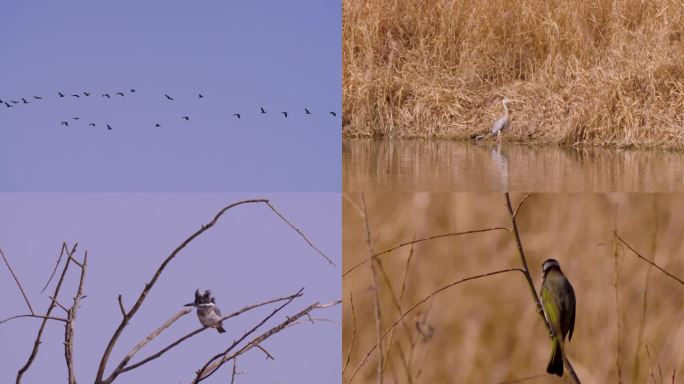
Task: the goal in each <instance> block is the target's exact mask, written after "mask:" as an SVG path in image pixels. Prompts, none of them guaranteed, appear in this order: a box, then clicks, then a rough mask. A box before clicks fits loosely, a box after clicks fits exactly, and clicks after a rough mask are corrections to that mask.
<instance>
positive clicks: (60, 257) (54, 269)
mask: <svg viewBox="0 0 684 384" xmlns="http://www.w3.org/2000/svg"><path fill="white" fill-rule="evenodd" d="M76 245H78V244H76ZM66 251H68V248H67V245H66V243H62V249H61V250H60V251H59V257H58V258H57V263H55V267H54V268H53V269H52V273H51V274H50V278H48V281H47V282H46V283H45V286H44V287H43V289H41V290H40V293H43V292H45V290H46V289H47V287H48V285H50V282H51V281H52V278H53V277H55V273H56V272H57V267H59V263H60V262H61V261H62V256H64V253H65V252H66ZM74 252H75V249H74Z"/></svg>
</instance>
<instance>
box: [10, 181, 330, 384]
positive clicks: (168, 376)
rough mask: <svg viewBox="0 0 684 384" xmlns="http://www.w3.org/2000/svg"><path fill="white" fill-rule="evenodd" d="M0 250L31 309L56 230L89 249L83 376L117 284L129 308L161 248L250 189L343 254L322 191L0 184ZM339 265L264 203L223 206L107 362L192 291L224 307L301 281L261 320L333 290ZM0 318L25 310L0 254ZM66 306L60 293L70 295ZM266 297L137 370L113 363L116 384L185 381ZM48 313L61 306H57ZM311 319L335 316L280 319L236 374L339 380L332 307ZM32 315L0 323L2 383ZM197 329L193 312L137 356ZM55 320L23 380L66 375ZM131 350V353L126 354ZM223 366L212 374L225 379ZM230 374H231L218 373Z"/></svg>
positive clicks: (102, 335) (51, 259)
mask: <svg viewBox="0 0 684 384" xmlns="http://www.w3.org/2000/svg"><path fill="white" fill-rule="evenodd" d="M0 197H1V198H0V212H2V215H0V247H1V248H2V250H3V252H4V253H5V255H6V256H7V257H8V258H9V260H10V262H11V263H12V267H13V269H14V271H15V273H16V274H17V275H18V276H19V278H20V280H21V281H22V284H23V286H24V289H25V290H26V291H27V294H28V295H29V297H30V299H31V302H32V305H33V307H34V309H35V310H36V311H37V312H44V311H45V309H46V307H47V305H48V304H49V299H48V298H47V296H46V295H48V294H51V292H52V291H53V289H54V283H55V282H54V281H53V285H51V287H50V288H49V289H48V290H47V291H46V293H45V294H41V293H40V291H41V289H42V287H43V285H44V284H45V282H46V281H47V279H48V277H49V276H50V272H51V271H52V268H53V267H54V264H55V262H56V260H57V256H58V254H59V249H60V245H61V243H62V242H63V241H66V242H68V243H70V244H73V243H74V242H78V243H79V249H80V250H81V252H79V253H78V257H79V258H80V257H82V255H83V253H82V252H83V251H85V250H88V255H89V256H88V257H89V268H88V275H87V276H86V281H85V294H86V295H87V297H86V298H84V299H83V302H82V307H81V309H80V311H79V312H78V317H77V323H76V336H75V340H76V341H75V352H74V353H75V367H76V371H77V374H78V379H79V382H92V381H93V378H94V375H95V371H96V368H97V364H98V363H99V359H100V357H101V356H102V352H103V351H104V347H105V345H106V343H107V341H108V340H109V338H110V337H111V335H112V333H113V332H114V329H115V328H116V326H117V325H118V323H119V321H120V319H121V314H120V312H119V308H118V305H117V303H116V297H117V295H118V294H122V296H123V299H124V303H125V305H126V306H127V307H128V308H130V306H131V305H132V304H133V302H134V301H135V298H136V297H137V295H138V294H139V293H140V291H141V289H142V288H143V285H144V283H145V282H147V281H149V279H151V277H152V275H153V273H154V271H155V270H156V269H157V267H158V266H159V264H160V263H161V261H162V260H163V259H164V258H165V257H166V256H168V255H169V253H170V252H171V251H172V250H173V249H174V248H175V247H176V246H178V245H179V244H180V243H181V242H182V241H183V240H185V239H186V238H187V237H188V236H189V235H190V234H192V233H193V232H195V231H196V230H198V229H199V228H200V226H201V225H202V224H205V223H207V222H208V221H209V220H211V219H212V218H213V217H214V215H215V214H216V213H217V212H218V211H219V210H220V209H221V208H222V207H224V206H226V205H228V204H230V203H233V202H235V201H239V200H243V199H250V198H260V197H264V198H269V199H270V200H271V202H272V204H273V205H274V206H275V207H276V208H277V209H278V210H280V212H281V213H282V214H283V215H285V216H286V217H287V218H288V219H289V220H290V221H291V222H292V223H293V224H294V225H296V226H297V227H298V228H299V229H300V230H302V232H304V233H305V234H306V235H307V236H308V237H309V238H310V239H311V240H312V241H313V242H314V243H315V244H316V245H317V246H318V247H319V248H320V249H321V250H322V251H323V252H325V253H326V254H327V255H328V256H329V257H330V258H332V259H333V260H334V261H335V262H336V263H337V265H341V250H342V246H341V237H340V233H341V204H340V195H339V194H332V193H324V194H260V195H254V194H249V195H247V194H244V195H236V194H77V193H74V194H42V193H41V194H27V193H22V194H2V195H0ZM74 271H76V269H73V270H71V273H70V274H68V275H67V278H66V280H65V283H64V286H63V289H62V293H61V294H60V298H61V302H63V303H70V302H71V298H72V297H73V295H74V293H75V288H76V286H77V284H78V280H77V279H78V275H77V273H73V272H74ZM341 286H342V285H341V274H340V269H339V267H338V268H335V267H331V266H329V265H328V264H327V262H325V260H323V259H322V258H321V257H320V256H319V255H318V254H317V253H316V252H315V251H314V250H313V249H311V248H310V247H309V246H308V245H307V244H306V242H305V241H304V240H303V239H302V238H301V237H300V236H299V235H298V234H297V233H296V232H295V231H293V230H292V229H290V228H289V227H288V226H287V225H286V224H285V223H283V222H282V221H281V220H280V219H279V218H278V217H277V216H276V215H275V214H273V213H272V212H271V211H270V210H269V209H268V208H267V207H266V206H265V205H243V206H240V207H237V208H234V209H232V210H229V211H228V212H227V213H226V214H225V215H224V216H223V217H222V218H221V219H220V221H219V222H218V224H217V225H216V226H215V227H213V228H212V229H210V230H209V231H207V232H205V233H204V234H203V235H201V236H200V237H198V238H197V239H195V240H194V241H193V242H192V243H191V244H190V245H189V246H188V247H187V248H186V249H185V250H184V251H182V252H181V253H180V254H179V255H178V256H177V257H176V258H175V259H174V260H173V261H172V262H171V263H169V265H168V267H167V269H166V270H165V272H164V273H163V274H162V277H161V278H160V279H159V280H158V282H157V284H156V285H155V287H154V288H153V289H152V290H151V291H150V294H149V296H148V298H147V301H146V302H145V304H144V305H143V306H142V307H141V309H140V311H139V312H138V313H137V314H136V315H135V317H134V318H133V320H132V321H131V323H130V326H129V327H128V328H127V329H126V330H125V331H124V333H123V334H122V337H121V339H120V340H119V344H118V348H115V350H114V353H113V357H112V359H111V360H110V364H109V368H108V372H111V369H113V367H115V366H116V364H118V362H119V361H120V359H121V358H122V357H123V356H124V355H125V354H126V353H127V352H128V351H129V350H130V349H131V348H132V347H133V346H134V345H135V344H136V343H137V342H138V341H140V340H141V339H142V338H143V337H145V336H146V335H147V334H149V333H150V332H151V331H152V330H153V329H155V328H156V327H158V326H159V325H160V324H161V323H163V322H164V321H166V320H167V319H168V318H169V317H171V315H173V314H175V313H176V312H178V311H179V310H180V309H181V308H182V305H183V304H185V303H188V302H191V301H192V300H193V298H194V291H195V289H197V288H202V289H212V290H213V292H214V295H215V296H216V299H217V303H218V305H219V306H220V308H221V309H222V311H223V312H224V313H225V314H227V313H231V312H233V311H235V310H237V309H239V308H242V307H244V306H246V305H249V304H255V303H258V302H261V301H264V300H267V299H271V298H275V297H281V296H286V295H288V294H291V293H294V292H296V291H297V290H299V288H301V287H305V291H304V293H305V295H304V297H302V298H301V299H298V300H297V301H295V302H294V303H292V304H291V305H290V306H288V307H286V308H285V309H284V310H283V312H281V313H280V314H278V315H276V317H275V318H274V319H273V320H272V321H270V322H269V323H267V324H266V325H265V328H263V329H262V331H265V330H267V329H268V328H270V327H272V326H274V325H275V324H277V323H279V322H281V321H283V320H284V319H286V316H287V315H293V314H295V313H297V312H299V311H300V310H302V309H303V308H305V307H307V306H308V305H309V304H312V303H314V302H316V301H320V302H329V301H333V300H336V299H340V298H341V297H340V295H341V292H340V291H341ZM0 292H2V313H0V318H3V319H4V318H6V317H9V316H12V315H16V314H21V313H25V312H26V311H27V309H26V305H25V303H24V301H23V299H22V297H21V294H20V292H19V290H18V289H17V287H16V285H15V283H14V280H12V278H11V275H10V274H9V272H8V271H7V268H6V267H5V265H4V263H3V262H2V261H0ZM65 305H68V304H65ZM271 310H272V308H265V309H260V310H255V311H254V312H250V313H246V314H245V315H244V316H239V317H237V318H235V319H231V320H229V321H226V322H224V328H226V330H227V332H226V333H225V334H222V335H219V334H218V333H217V332H215V331H213V330H211V332H204V333H202V334H200V335H198V336H196V337H194V338H192V339H190V340H189V341H187V342H186V343H185V344H182V345H180V346H179V347H177V348H176V349H174V350H172V351H171V352H169V353H167V354H166V355H163V356H162V357H160V358H159V359H157V360H155V361H153V362H151V363H149V364H147V365H145V366H142V367H141V368H140V369H138V370H134V371H131V372H128V373H124V374H122V375H121V376H120V377H119V378H118V379H117V380H116V381H115V382H116V383H122V384H125V383H141V382H150V379H152V382H159V383H179V382H183V383H188V382H190V380H191V379H192V378H193V376H194V374H193V372H194V371H195V370H196V369H198V368H199V367H200V366H201V365H203V364H204V362H206V361H207V359H208V358H209V357H210V356H213V355H214V354H216V353H218V352H220V351H222V350H224V349H225V348H226V346H227V345H228V344H229V343H231V342H232V341H233V340H234V339H236V338H238V337H240V336H241V335H242V334H243V333H244V332H245V331H246V330H248V329H250V328H251V327H252V326H254V325H255V324H256V323H257V322H258V321H260V320H261V319H262V318H263V317H265V316H266V315H267V314H268V313H270V311H271ZM53 314H55V315H60V316H61V315H62V313H60V311H59V310H58V309H57V310H56V312H53ZM313 315H314V317H316V318H319V317H323V318H327V319H329V320H333V321H334V322H335V323H330V322H319V323H316V324H313V325H312V324H309V323H308V322H307V323H304V324H301V325H297V326H294V327H292V328H289V329H286V330H285V331H283V332H282V333H280V334H278V335H275V336H273V337H272V338H271V339H269V340H267V341H266V342H265V343H264V344H263V346H264V348H266V349H267V350H268V351H269V352H270V353H271V354H272V355H273V356H274V357H275V361H271V360H268V361H267V360H266V359H265V358H264V355H263V353H261V352H260V351H258V350H253V351H251V352H249V353H247V354H246V355H244V357H241V358H240V359H239V360H238V367H239V370H240V371H243V372H244V374H242V375H240V377H238V380H237V382H238V383H339V382H340V381H341V374H340V372H341V361H342V346H341V337H340V334H341V326H340V321H341V320H340V319H341V307H340V306H339V305H338V306H336V307H334V308H331V309H326V310H321V311H319V312H316V313H314V314H313ZM38 326H39V320H34V319H18V320H12V321H9V322H7V323H4V324H0V340H2V344H0V382H2V383H8V382H14V377H15V376H16V372H17V370H18V368H19V367H20V366H22V365H23V364H24V363H25V362H26V359H27V358H28V355H29V353H30V350H31V347H32V343H33V340H34V339H35V335H36V332H37V329H38ZM197 327H198V320H197V317H196V315H195V314H194V313H191V314H189V315H186V316H185V317H183V318H181V319H180V320H179V321H177V322H176V323H175V324H174V325H173V326H172V327H171V328H169V329H168V330H167V331H166V332H165V333H164V334H162V336H160V338H158V339H157V340H155V341H154V342H153V343H151V344H150V345H148V346H146V347H145V348H144V349H143V350H142V351H141V352H140V354H139V355H138V357H139V358H141V357H144V356H147V355H149V354H151V353H154V352H156V351H157V350H158V349H159V348H161V347H162V346H164V345H166V344H167V343H169V342H171V341H172V340H175V339H177V338H178V337H180V336H181V335H184V334H186V333H188V332H190V331H192V330H194V329H196V328H197ZM63 337H64V327H63V325H62V323H50V324H48V327H47V329H46V333H45V337H44V340H43V344H42V345H41V349H40V352H39V354H38V357H37V358H36V361H35V363H34V366H33V368H32V369H31V370H30V371H29V372H28V373H27V374H26V376H25V381H24V382H26V383H46V382H64V381H65V380H66V369H65V366H64V349H63V346H62V342H63ZM134 360H136V359H135V358H134ZM230 369H231V367H230V366H226V367H225V369H224V370H223V371H221V372H219V373H218V374H216V375H214V377H212V378H211V379H210V380H207V381H206V382H207V383H225V382H227V381H226V380H228V381H229V377H230ZM227 378H228V379H227Z"/></svg>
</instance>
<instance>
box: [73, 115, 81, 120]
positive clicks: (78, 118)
mask: <svg viewBox="0 0 684 384" xmlns="http://www.w3.org/2000/svg"><path fill="white" fill-rule="evenodd" d="M73 119H74V120H80V119H81V118H80V117H78V116H77V117H74V118H73Z"/></svg>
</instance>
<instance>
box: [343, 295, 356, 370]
mask: <svg viewBox="0 0 684 384" xmlns="http://www.w3.org/2000/svg"><path fill="white" fill-rule="evenodd" d="M349 302H350V303H351V313H352V338H351V343H350V344H349V350H348V351H347V359H346V360H345V362H344V367H343V368H342V376H344V372H346V370H347V366H348V365H349V360H351V353H352V350H353V349H354V342H355V340H356V311H355V310H354V295H353V294H352V293H351V292H350V293H349Z"/></svg>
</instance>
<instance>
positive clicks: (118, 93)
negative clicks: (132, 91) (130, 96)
mask: <svg viewBox="0 0 684 384" xmlns="http://www.w3.org/2000/svg"><path fill="white" fill-rule="evenodd" d="M116 94H117V95H119V96H121V97H124V94H123V92H117V93H116Z"/></svg>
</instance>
